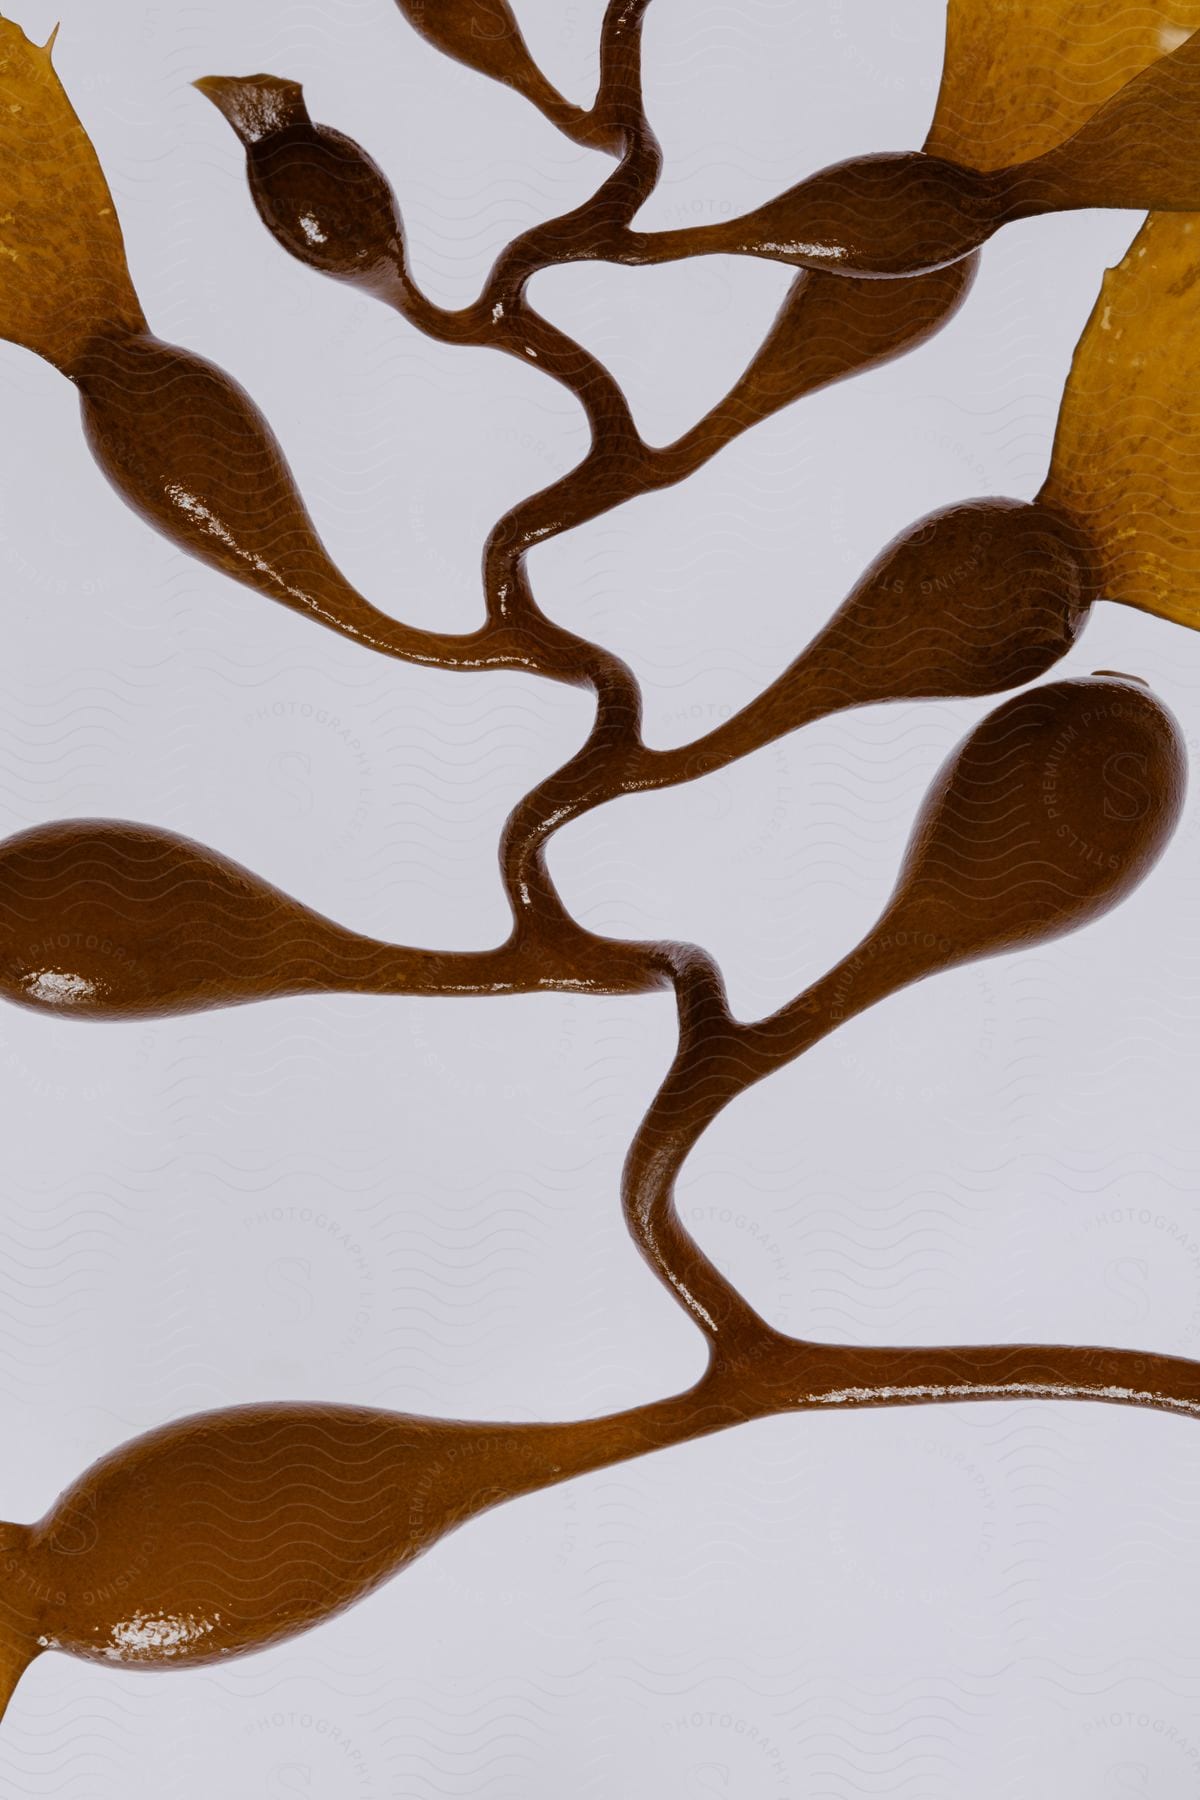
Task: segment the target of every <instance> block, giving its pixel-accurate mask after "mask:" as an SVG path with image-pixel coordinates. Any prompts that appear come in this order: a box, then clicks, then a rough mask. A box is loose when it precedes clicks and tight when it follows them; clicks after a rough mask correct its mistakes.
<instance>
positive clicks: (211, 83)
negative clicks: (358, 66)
mask: <svg viewBox="0 0 1200 1800" xmlns="http://www.w3.org/2000/svg"><path fill="white" fill-rule="evenodd" d="M195 85H196V86H197V87H198V88H199V89H200V91H201V93H202V94H206V95H207V96H208V98H209V99H210V100H211V101H212V103H213V105H214V106H216V107H217V108H218V109H219V110H220V112H222V113H223V114H224V116H225V118H227V119H228V121H229V123H230V124H231V125H232V126H233V129H234V131H235V132H236V133H237V135H238V137H239V138H240V139H241V141H242V143H243V144H244V145H245V147H246V176H247V180H248V182H249V185H250V195H251V198H252V199H253V201H254V204H255V206H256V207H257V209H258V213H259V217H260V218H261V219H262V221H263V223H264V224H265V225H266V227H267V229H268V230H269V231H270V233H271V235H272V236H273V237H274V238H275V240H276V242H277V243H279V244H281V245H282V246H283V248H284V249H285V250H287V251H290V253H291V254H292V255H293V256H295V257H297V258H298V259H299V260H300V261H301V262H303V263H307V264H308V265H309V267H310V268H314V269H319V270H320V271H321V273H322V274H325V275H333V276H335V277H336V278H337V279H338V280H340V281H352V282H354V283H356V284H357V285H358V286H360V287H364V288H366V289H367V291H368V292H370V293H373V294H376V295H378V297H379V298H380V299H392V300H397V299H399V300H400V301H401V302H402V300H403V296H404V294H405V293H406V290H407V280H406V275H405V266H404V228H403V226H402V224H401V222H400V214H399V211H398V209H397V206H396V198H395V195H394V194H393V192H392V189H391V185H390V183H389V182H388V180H387V177H386V176H385V175H384V173H383V171H382V169H381V168H380V167H379V165H378V163H376V162H375V161H374V160H373V159H372V158H371V157H370V156H368V155H367V153H366V151H365V150H363V149H362V148H361V146H360V145H358V144H356V143H355V142H354V141H353V140H352V139H351V138H348V137H345V136H343V134H342V133H341V132H340V131H334V130H333V128H332V127H331V126H329V125H314V124H313V122H312V120H311V119H310V118H309V116H308V108H307V107H306V106H305V104H304V92H303V89H302V88H301V86H300V84H299V83H298V82H295V81H281V80H279V79H278V78H277V77H275V76H273V75H248V76H245V77H243V78H240V79H239V78H237V77H234V76H223V75H208V76H206V77H205V78H204V79H203V80H201V81H197V82H196V84H195Z"/></svg>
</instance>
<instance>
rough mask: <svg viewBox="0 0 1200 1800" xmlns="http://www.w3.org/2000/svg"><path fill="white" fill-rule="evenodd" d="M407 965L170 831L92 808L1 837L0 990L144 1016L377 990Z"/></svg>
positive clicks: (51, 1004)
mask: <svg viewBox="0 0 1200 1800" xmlns="http://www.w3.org/2000/svg"><path fill="white" fill-rule="evenodd" d="M406 966H407V965H406V963H405V953H404V952H403V951H400V950H395V949H393V948H392V947H391V946H389V945H384V944H378V943H376V942H374V940H372V939H368V938H360V937H357V936H355V934H354V933H353V932H350V931H346V930H344V929H343V928H342V927H341V926H339V925H335V924H334V923H333V921H332V920H330V919H326V918H323V917H321V916H320V915H319V914H317V913H314V912H310V911H309V910H308V908H307V907H304V906H302V905H301V904H300V903H299V902H298V901H296V900H292V899H290V898H289V897H288V895H286V894H283V893H281V892H280V891H279V890H278V889H277V888H274V887H272V886H271V885H270V883H269V882H265V881H262V880H261V879H260V878H259V877H258V876H256V875H253V874H251V873H250V871H249V870H247V869H243V868H242V867H241V866H240V865H239V864H237V863H234V862H231V861H229V859H228V858H226V857H222V856H219V855H218V854H217V853H216V852H215V851H212V850H207V849H205V848H203V846H201V845H199V844H194V843H192V842H191V841H190V840H189V839H188V838H182V837H178V836H176V835H175V834H174V833H173V832H168V831H160V830H156V829H154V828H153V827H150V826H138V825H130V824H126V823H122V822H118V821H113V820H105V819H85V820H80V821H64V822H60V823H56V824H53V825H45V826H38V827H35V828H34V829H33V830H32V831H25V832H21V833H20V834H19V835H18V836H16V837H12V838H8V839H7V840H6V841H5V842H4V843H3V844H0V993H3V995H4V996H5V997H6V998H8V999H10V1000H15V1001H17V1002H18V1003H19V1004H21V1005H24V1006H30V1007H34V1008H36V1009H37V1010H39V1011H46V1012H51V1013H54V1014H58V1015H61V1016H63V1017H66V1018H76V1019H112V1018H149V1017H154V1016H157V1015H160V1014H164V1013H172V1012H180V1011H196V1010H199V1009H201V1008H204V1007H208V1006H228V1005H232V1004H236V1003H237V1002H239V1001H246V1000H256V999H264V998H270V997H280V996H283V995H287V994H302V993H314V992H327V991H330V990H335V989H344V990H349V991H364V992H375V991H379V990H380V987H381V984H382V986H383V987H384V988H385V989H386V987H387V986H388V984H389V981H390V980H393V979H400V978H401V977H402V975H403V972H404V969H405V967H406Z"/></svg>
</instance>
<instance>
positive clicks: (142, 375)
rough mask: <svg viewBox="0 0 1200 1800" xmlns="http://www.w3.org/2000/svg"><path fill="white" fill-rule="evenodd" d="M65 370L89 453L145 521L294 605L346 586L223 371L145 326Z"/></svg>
mask: <svg viewBox="0 0 1200 1800" xmlns="http://www.w3.org/2000/svg"><path fill="white" fill-rule="evenodd" d="M72 376H73V379H74V381H75V385H76V386H77V387H78V389H79V395H80V410H81V414H82V419H83V428H84V433H85V435H86V438H87V442H88V447H89V449H90V450H91V452H92V455H93V456H94V457H95V459H96V461H97V463H98V464H99V466H100V468H101V470H102V471H103V473H104V474H105V475H106V476H107V478H108V480H109V481H110V482H111V483H112V485H113V487H114V488H115V489H116V490H117V492H118V493H119V494H120V495H121V497H122V499H123V500H125V501H126V503H127V504H128V505H130V506H132V507H133V508H134V510H135V511H136V512H138V513H139V514H140V515H141V517H142V518H143V519H145V520H146V521H147V523H148V524H150V525H153V526H154V527H155V529H156V530H158V531H161V532H162V533H163V534H164V535H165V536H166V537H168V538H170V539H171V540H172V542H174V543H176V544H178V545H179V546H180V547H181V548H182V549H184V550H187V551H188V552H189V553H190V554H191V555H192V556H196V557H198V558H199V559H200V561H202V562H205V563H208V564H209V565H210V566H213V567H215V568H218V569H220V570H221V571H222V572H223V573H224V574H226V575H231V576H232V577H233V578H234V580H236V581H241V582H244V583H245V584H246V585H247V586H249V587H253V588H257V589H258V590H259V591H260V592H262V593H265V594H268V595H269V596H270V597H271V598H272V599H274V600H279V601H281V602H282V603H283V604H284V605H287V606H291V607H294V608H296V609H297V610H303V611H314V610H318V609H319V607H320V605H321V603H322V602H324V601H327V600H329V599H330V598H331V597H332V596H334V595H336V594H339V593H341V592H343V591H344V590H345V588H346V584H345V582H344V580H343V578H342V577H341V576H340V575H339V574H338V571H337V570H336V569H335V568H334V567H333V566H332V564H331V563H330V561H329V557H328V555H327V553H326V551H325V549H324V547H323V545H322V544H321V542H320V540H319V539H318V537H317V534H316V530H315V528H314V526H313V522H312V520H311V519H310V517H309V515H308V512H307V509H306V508H305V505H304V502H303V500H302V499H301V498H300V495H299V493H298V491H297V489H296V484H295V482H294V480H293V478H292V474H291V471H290V469H289V468H288V465H287V462H286V460H285V458H284V454H283V450H282V448H281V446H280V444H279V441H278V439H277V438H276V436H275V434H274V432H273V431H272V429H271V427H270V425H269V424H268V422H267V420H266V419H265V418H264V416H263V414H262V413H261V412H260V411H259V409H258V407H257V406H256V405H255V403H254V401H253V400H252V399H251V398H250V396H249V394H247V393H246V391H245V389H244V388H242V387H241V386H240V384H239V383H238V382H236V381H234V380H233V379H232V377H231V376H229V375H227V374H226V373H225V371H224V370H223V369H219V368H217V366H216V365H215V364H214V363H210V362H208V361H207V360H206V358H204V357H202V356H196V355H194V354H193V353H192V352H191V351H189V350H183V349H180V347H179V346H178V345H176V344H166V343H163V342H162V341H161V340H160V339H158V338H156V337H152V336H150V335H148V334H146V335H138V336H133V337H126V338H111V339H101V340H98V341H97V342H96V343H95V344H93V345H92V346H91V347H90V348H89V350H88V351H87V352H86V354H85V355H83V356H82V357H81V358H80V359H79V361H78V363H77V364H76V366H75V368H74V369H73V370H72Z"/></svg>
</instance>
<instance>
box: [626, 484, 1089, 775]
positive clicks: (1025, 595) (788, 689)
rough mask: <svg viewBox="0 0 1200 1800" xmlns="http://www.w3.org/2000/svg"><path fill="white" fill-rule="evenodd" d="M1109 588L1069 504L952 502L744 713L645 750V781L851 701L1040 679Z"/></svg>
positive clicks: (894, 552)
mask: <svg viewBox="0 0 1200 1800" xmlns="http://www.w3.org/2000/svg"><path fill="white" fill-rule="evenodd" d="M1099 593H1100V586H1099V575H1098V573H1097V566H1096V557H1095V554H1094V552H1093V550H1092V547H1091V544H1090V542H1089V539H1088V536H1087V534H1086V532H1085V531H1083V530H1082V528H1081V527H1080V526H1079V525H1078V524H1077V523H1076V522H1075V521H1074V520H1073V519H1072V518H1071V517H1070V515H1069V514H1067V513H1066V512H1065V511H1062V510H1060V509H1058V508H1056V507H1053V506H1051V505H1049V504H1047V503H1045V502H1041V501H1034V502H1025V501H1021V500H1010V499H1004V498H998V499H991V500H971V501H964V502H960V503H959V504H957V505H954V506H950V507H946V508H943V509H942V510H941V511H939V512H935V513H931V514H929V515H928V516H927V517H926V518H924V519H921V520H919V521H918V522H917V524H915V525H914V526H912V527H910V529H909V530H908V531H906V532H903V533H902V534H901V535H900V536H899V537H898V538H896V539H895V540H894V541H893V542H892V543H891V544H889V545H888V546H887V548H886V549H885V550H883V551H882V552H881V554H880V555H879V556H878V557H876V559H875V561H874V562H873V563H872V564H871V566H870V568H869V569H868V570H867V571H866V573H865V574H864V575H863V577H862V579H861V580H860V581H859V582H858V584H857V586H856V587H855V588H854V590H853V592H852V593H851V594H850V595H849V596H848V598H847V599H846V600H845V601H844V602H843V603H842V605H841V606H840V607H839V609H838V610H837V612H836V613H834V615H833V617H832V618H831V619H830V620H829V622H828V624H827V625H825V627H824V628H823V629H822V630H821V631H820V632H818V634H817V636H816V637H815V638H814V639H813V640H812V642H811V643H810V644H809V645H808V646H807V648H806V649H804V650H802V651H801V653H800V655H799V656H798V657H797V658H796V659H795V661H794V662H793V663H791V664H790V666H789V667H788V668H787V669H785V670H784V672H783V674H782V675H780V676H778V677H777V678H776V680H775V681H773V682H772V683H771V685H770V687H768V688H765V689H764V690H763V692H762V693H761V694H759V695H758V696H757V697H756V698H755V699H754V700H751V701H750V702H749V704H748V705H746V706H744V707H743V708H742V710H741V711H740V712H738V713H735V714H734V715H733V717H732V718H730V719H726V720H724V721H723V722H722V723H721V724H720V725H718V726H717V727H716V729H715V730H713V731H711V732H709V733H708V734H707V736H705V737H702V738H699V739H697V740H696V741H695V742H694V743H691V744H684V745H681V746H680V747H679V748H677V749H673V750H645V751H643V752H642V753H641V755H640V756H639V757H638V759H637V761H636V763H635V765H634V775H635V778H636V785H639V786H666V785H668V784H669V783H671V782H673V781H677V780H679V779H681V778H684V777H685V776H687V775H689V774H693V775H694V774H699V773H702V772H705V771H711V770H713V769H717V768H720V767H723V766H724V765H725V764H726V763H729V762H732V761H734V760H735V759H736V758H738V757H740V756H745V755H746V754H747V753H748V752H750V751H752V750H757V749H759V748H761V746H762V745H764V744H768V743H770V742H771V741H772V740H773V739H775V738H777V737H782V736H783V735H785V734H786V733H788V732H791V731H795V730H797V729H798V728H799V727H801V726H803V725H805V724H809V723H811V722H812V721H814V720H816V719H824V718H828V717H829V716H830V714H832V713H837V712H845V711H847V710H849V709H850V708H852V707H857V706H873V705H879V704H881V703H882V702H885V701H893V700H951V699H968V698H973V697H975V696H979V695H984V694H997V693H1002V692H1003V691H1004V690H1005V689H1006V688H1011V687H1018V686H1020V685H1021V684H1022V683H1024V682H1027V681H1033V680H1035V679H1036V677H1037V676H1039V675H1042V674H1044V673H1045V672H1046V670H1047V669H1049V668H1051V667H1052V666H1053V665H1054V664H1055V663H1056V662H1057V661H1058V660H1059V658H1060V657H1062V656H1065V655H1066V653H1067V651H1069V650H1070V649H1071V648H1072V646H1073V645H1074V644H1075V643H1076V641H1077V640H1078V637H1079V634H1080V632H1081V631H1082V629H1083V627H1084V625H1085V623H1086V621H1087V617H1088V612H1089V608H1090V607H1091V605H1092V602H1093V601H1094V600H1095V599H1097V598H1098V597H1099ZM632 784H633V782H632V781H631V785H632Z"/></svg>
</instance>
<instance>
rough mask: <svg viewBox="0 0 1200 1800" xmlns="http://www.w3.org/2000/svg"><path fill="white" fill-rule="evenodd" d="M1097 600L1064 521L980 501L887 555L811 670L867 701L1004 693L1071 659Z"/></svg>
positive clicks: (834, 624) (835, 624)
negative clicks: (1065, 658)
mask: <svg viewBox="0 0 1200 1800" xmlns="http://www.w3.org/2000/svg"><path fill="white" fill-rule="evenodd" d="M1097 592H1098V589H1097V587H1096V579H1095V576H1094V573H1093V564H1092V557H1091V554H1090V552H1089V549H1088V545H1087V541H1086V539H1085V537H1084V536H1083V534H1082V532H1081V531H1080V530H1079V529H1078V527H1077V526H1076V525H1075V524H1074V523H1073V522H1072V521H1071V520H1070V519H1068V518H1067V517H1066V516H1065V515H1064V514H1063V513H1061V512H1058V511H1056V510H1055V509H1054V508H1052V507H1048V506H1044V505H1041V504H1038V503H1036V502H1034V503H1032V504H1027V503H1026V502H1024V501H1020V500H1007V499H995V500H971V501H967V502H964V503H963V504H960V505H956V506H950V507H947V508H946V509H945V510H944V511H941V512H937V513H931V514H930V515H929V516H928V517H927V518H925V519H922V520H921V521H920V522H919V523H918V524H917V525H915V526H913V527H912V528H911V529H910V530H909V531H907V532H905V533H904V534H903V535H902V536H901V537H899V538H897V539H895V540H894V542H892V543H891V544H889V545H888V547H887V549H886V550H884V551H883V552H882V554H881V555H880V556H879V557H878V558H877V559H876V561H875V562H874V564H873V565H872V566H871V568H870V569H868V571H867V572H866V574H865V575H864V576H863V578H862V580H861V581H860V582H859V584H858V586H857V587H856V588H855V590H854V592H853V593H852V594H851V595H850V596H849V598H848V599H847V600H846V602H845V603H844V605H843V606H842V607H841V608H840V610H839V611H838V612H837V613H835V615H834V617H833V618H832V619H831V620H830V622H829V625H828V626H827V627H826V629H825V631H824V632H822V634H821V636H820V637H819V638H818V639H817V640H816V642H815V643H814V644H813V646H812V647H811V650H810V652H809V660H810V663H811V664H815V663H819V665H820V668H821V671H822V677H823V679H824V680H825V681H826V682H827V683H828V684H829V685H830V686H831V687H832V688H833V689H834V691H837V689H838V688H839V687H844V689H845V691H846V693H847V694H859V695H862V694H864V693H865V696H866V697H867V698H876V699H880V700H885V699H909V700H920V699H949V698H954V697H958V696H963V697H966V696H970V695H975V694H996V693H1002V692H1004V690H1005V689H1007V688H1012V687H1019V686H1021V685H1022V683H1024V682H1026V681H1032V680H1034V679H1035V678H1036V677H1037V676H1038V675H1042V674H1044V673H1045V671H1046V670H1047V669H1049V668H1051V667H1052V666H1053V664H1054V663H1056V662H1057V661H1058V659H1059V658H1060V657H1061V656H1064V655H1065V654H1066V652H1067V651H1068V650H1069V649H1070V648H1071V646H1072V644H1073V643H1074V642H1075V640H1076V638H1077V637H1078V636H1079V633H1080V631H1081V630H1082V628H1083V625H1084V622H1085V620H1086V618H1087V614H1088V608H1089V606H1090V604H1091V602H1092V600H1093V599H1094V598H1095V596H1096V594H1097Z"/></svg>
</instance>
